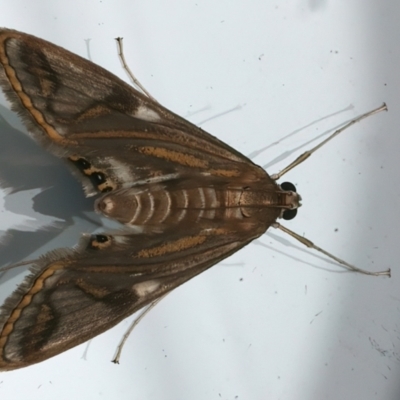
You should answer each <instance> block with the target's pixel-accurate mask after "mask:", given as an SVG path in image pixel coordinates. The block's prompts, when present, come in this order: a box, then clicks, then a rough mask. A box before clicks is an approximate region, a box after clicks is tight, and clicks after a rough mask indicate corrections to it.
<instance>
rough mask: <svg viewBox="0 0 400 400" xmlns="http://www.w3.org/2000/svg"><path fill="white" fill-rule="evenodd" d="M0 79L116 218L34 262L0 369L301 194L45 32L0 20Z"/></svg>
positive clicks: (15, 307) (185, 276) (285, 208)
mask: <svg viewBox="0 0 400 400" xmlns="http://www.w3.org/2000/svg"><path fill="white" fill-rule="evenodd" d="M0 86H1V88H2V89H3V91H4V93H5V94H6V96H7V98H8V100H9V101H10V103H11V104H12V107H13V109H14V110H15V111H16V112H17V113H18V114H19V115H20V116H21V118H22V120H23V122H24V123H25V125H26V127H27V129H28V130H29V131H30V132H31V133H32V135H33V136H34V137H35V138H36V139H37V140H38V141H39V142H40V143H41V144H42V145H43V146H45V147H46V148H48V149H49V151H52V152H53V153H55V154H57V155H58V156H59V157H61V158H64V159H65V160H66V162H67V163H68V164H69V165H70V166H71V168H72V169H73V171H74V172H75V174H76V175H77V177H78V178H79V179H81V181H82V183H83V188H84V191H85V193H86V195H87V196H94V195H98V197H97V199H96V200H95V205H94V207H95V210H96V211H98V212H99V213H101V214H103V215H104V216H106V217H108V218H112V219H114V220H116V221H119V222H120V223H121V224H123V225H124V226H125V228H124V229H122V230H121V231H119V232H116V233H101V234H95V235H84V236H83V237H82V239H81V241H80V243H79V245H78V246H77V247H76V248H74V249H61V250H56V251H52V252H50V253H48V254H45V255H44V256H43V257H41V258H40V259H39V260H36V261H35V264H34V266H33V267H32V268H31V271H30V275H29V276H28V277H27V278H26V279H25V281H24V282H23V283H22V284H21V285H20V286H19V287H18V288H17V290H16V291H15V292H14V293H13V294H12V295H11V296H10V297H9V298H8V299H7V300H6V302H5V304H4V305H3V306H2V308H1V314H0V370H2V371H6V370H12V369H16V368H21V367H25V366H28V365H31V364H34V363H37V362H40V361H43V360H46V359H47V358H49V357H52V356H55V355H57V354H59V353H61V352H63V351H65V350H68V349H70V348H72V347H74V346H77V345H78V344H81V343H83V342H85V341H87V340H88V339H90V338H93V337H94V336H96V335H98V334H100V333H102V332H104V331H105V330H107V329H109V328H111V327H112V326H114V325H116V324H117V323H119V322H120V321H121V320H123V319H124V318H126V317H128V316H130V315H131V314H133V313H135V312H136V311H138V310H139V309H141V308H142V307H144V306H146V305H150V304H152V303H154V302H155V301H157V299H160V298H161V297H162V296H164V295H166V294H167V293H169V292H171V291H172V290H174V289H175V288H177V287H178V286H180V285H181V284H183V283H185V282H187V281H188V280H189V279H191V278H193V277H195V276H196V275H198V274H200V273H201V272H203V271H205V270H207V269H208V268H210V267H211V266H213V265H214V264H216V263H218V262H219V261H221V260H223V259H225V258H226V257H228V256H230V255H231V254H232V253H234V252H236V251H238V250H239V249H241V248H242V247H244V246H246V245H247V244H248V243H250V242H251V241H252V240H254V239H256V238H257V237H259V236H260V235H262V234H263V233H264V232H265V231H266V230H267V229H268V228H269V227H270V226H275V227H280V225H279V224H278V223H277V219H278V218H282V217H283V218H286V219H290V218H293V217H294V215H295V212H296V209H297V208H298V207H299V205H300V196H299V195H298V194H297V193H296V191H295V188H294V186H293V185H292V184H290V183H284V184H282V185H279V184H278V183H277V182H276V180H277V178H278V176H269V175H268V174H267V173H266V172H265V171H264V170H263V169H262V168H261V167H259V166H257V165H255V164H254V163H253V162H252V161H251V160H249V159H248V158H247V157H245V156H244V155H242V154H241V153H239V152H238V151H236V150H235V149H233V148H232V147H230V146H228V145H227V144H225V143H223V142H221V141H220V140H218V139H217V138H215V137H214V136H211V135H210V134H208V133H207V132H205V131H203V130H202V129H200V128H198V127H196V126H195V125H193V124H191V123H190V122H188V121H186V120H185V119H183V118H181V117H179V116H178V115H176V114H174V113H172V112H171V111H169V110H167V109H166V108H165V107H163V106H162V105H160V104H159V103H158V102H157V101H155V100H154V99H153V98H151V97H149V96H148V95H146V93H142V92H141V91H139V90H136V89H135V88H133V87H131V86H130V85H128V84H126V83H125V82H123V81H122V80H120V79H119V78H117V77H116V76H114V75H113V74H111V73H110V72H108V71H106V70H104V69H103V68H101V67H99V66H97V65H95V64H94V63H92V62H90V61H88V60H85V59H83V58H81V57H79V56H77V55H75V54H73V53H70V52H69V51H67V50H64V49H62V48H61V47H58V46H56V45H54V44H51V43H49V42H47V41H45V40H42V39H39V38H36V37H34V36H31V35H28V34H25V33H21V32H17V31H13V30H8V29H1V30H0ZM382 109H385V107H381V108H380V109H378V110H374V111H373V112H371V113H368V115H370V114H372V113H374V112H377V111H380V110H382ZM366 115H367V114H366ZM366 115H365V116H366ZM363 117H364V116H363ZM363 117H360V118H359V119H361V118H363ZM359 119H358V120H359ZM307 157H308V155H307V156H305V157H303V158H307ZM301 161H302V160H300V161H296V162H295V163H299V162H301ZM291 167H292V166H290V167H288V168H287V169H285V172H286V171H287V170H288V169H290V168H291ZM281 174H282V173H281ZM281 229H284V230H285V231H288V230H287V229H286V228H281ZM289 233H290V231H289ZM291 234H292V236H295V237H296V234H294V233H291ZM297 239H299V240H301V241H303V243H305V244H306V245H309V246H310V247H314V248H317V247H316V246H314V245H313V244H312V243H311V242H309V241H308V242H307V241H306V239H303V238H301V237H299V236H298V237H297ZM317 250H321V249H319V248H317ZM321 251H323V250H321ZM323 252H324V251H323ZM324 253H325V254H327V255H328V256H331V255H330V254H329V253H326V252H324ZM331 257H332V258H334V259H335V260H336V261H338V262H342V261H341V260H340V259H337V258H335V257H333V256H331ZM342 263H344V262H342ZM344 264H346V263H344ZM346 265H347V266H349V265H348V264H346ZM350 268H351V269H353V270H357V271H359V270H358V269H357V268H355V267H351V266H350ZM377 274H379V273H377ZM382 274H388V272H383V273H382Z"/></svg>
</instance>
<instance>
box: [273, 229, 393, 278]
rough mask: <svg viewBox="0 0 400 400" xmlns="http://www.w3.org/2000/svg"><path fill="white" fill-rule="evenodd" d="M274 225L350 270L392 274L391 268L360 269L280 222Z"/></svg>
mask: <svg viewBox="0 0 400 400" xmlns="http://www.w3.org/2000/svg"><path fill="white" fill-rule="evenodd" d="M272 226H273V227H274V228H277V229H280V230H281V231H283V232H285V233H287V234H288V235H290V236H292V237H293V238H295V239H296V240H298V241H299V242H300V243H302V244H304V245H305V246H307V247H309V248H311V249H314V250H316V251H319V252H320V253H322V254H324V255H325V256H327V257H329V258H331V259H332V260H334V261H336V262H337V263H339V264H341V265H343V266H344V267H345V268H347V269H348V270H349V271H354V272H360V273H361V274H364V275H373V276H381V275H386V276H389V277H390V276H391V275H390V268H389V269H387V270H386V271H377V272H370V271H366V270H364V269H360V268H357V267H355V266H354V265H351V264H349V263H348V262H346V261H344V260H342V259H340V258H338V257H336V256H334V255H333V254H331V253H328V252H327V251H326V250H324V249H321V247H318V246H316V245H315V244H314V243H313V242H312V241H311V240H308V239H307V238H305V237H303V236H300V235H298V234H297V233H296V232H293V231H291V230H290V229H288V228H285V227H284V226H282V225H281V224H280V223H278V222H275V223H274V224H272Z"/></svg>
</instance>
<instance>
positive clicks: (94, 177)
mask: <svg viewBox="0 0 400 400" xmlns="http://www.w3.org/2000/svg"><path fill="white" fill-rule="evenodd" d="M90 180H91V181H92V182H93V184H95V185H101V184H102V183H104V182H105V181H106V176H105V175H104V174H103V173H102V172H94V173H93V174H90Z"/></svg>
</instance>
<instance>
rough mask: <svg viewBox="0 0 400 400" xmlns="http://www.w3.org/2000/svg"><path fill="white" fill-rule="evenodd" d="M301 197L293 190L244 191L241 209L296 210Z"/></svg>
mask: <svg viewBox="0 0 400 400" xmlns="http://www.w3.org/2000/svg"><path fill="white" fill-rule="evenodd" d="M300 200H301V197H300V196H299V195H298V194H297V193H296V192H293V191H291V190H289V191H285V190H282V189H281V190H279V187H277V189H276V190H251V189H248V190H244V191H243V192H242V195H241V198H240V206H241V207H254V208H282V209H296V208H298V207H299V206H300Z"/></svg>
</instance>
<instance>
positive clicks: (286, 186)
mask: <svg viewBox="0 0 400 400" xmlns="http://www.w3.org/2000/svg"><path fill="white" fill-rule="evenodd" d="M281 189H282V190H285V191H286V192H296V186H294V185H293V183H291V182H283V183H282V184H281Z"/></svg>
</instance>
